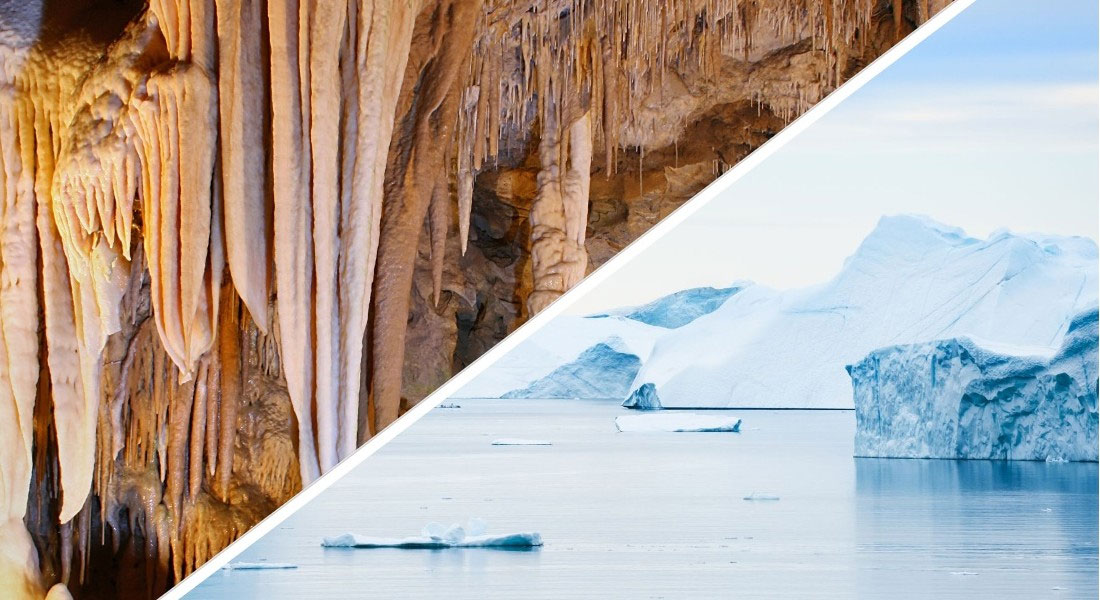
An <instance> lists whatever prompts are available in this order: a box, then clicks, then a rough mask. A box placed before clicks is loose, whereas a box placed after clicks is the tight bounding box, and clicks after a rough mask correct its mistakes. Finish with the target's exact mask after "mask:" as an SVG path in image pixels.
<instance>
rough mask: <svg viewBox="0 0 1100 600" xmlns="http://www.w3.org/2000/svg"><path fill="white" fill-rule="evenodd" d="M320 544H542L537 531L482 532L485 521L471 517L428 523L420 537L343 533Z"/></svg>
mask: <svg viewBox="0 0 1100 600" xmlns="http://www.w3.org/2000/svg"><path fill="white" fill-rule="evenodd" d="M321 545H322V546H324V547H326V548H404V549H438V548H535V547H537V546H541V545H542V536H541V535H540V534H539V533H537V532H520V533H508V534H504V535H485V522H484V521H482V520H480V519H471V520H470V522H469V524H467V526H466V527H463V526H462V525H459V524H458V523H455V524H454V525H451V526H450V527H444V526H443V525H441V524H440V523H428V524H427V525H426V526H425V527H424V529H423V531H421V535H420V536H413V537H407V538H374V537H367V536H361V535H357V534H354V533H345V534H343V535H338V536H335V537H327V538H324V540H322V541H321Z"/></svg>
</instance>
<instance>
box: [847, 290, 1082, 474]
mask: <svg viewBox="0 0 1100 600" xmlns="http://www.w3.org/2000/svg"><path fill="white" fill-rule="evenodd" d="M848 372H849V374H850V375H851V378H852V388H853V390H854V392H855V393H854V398H855V408H856V440H855V452H856V455H857V456H874V457H900V458H982V459H1017V460H1056V461H1061V460H1072V461H1095V460H1096V459H1097V452H1098V448H1100V445H1098V443H1100V440H1098V438H1097V408H1096V404H1097V310H1096V308H1092V309H1091V310H1088V311H1085V312H1083V313H1081V314H1079V315H1078V316H1077V317H1076V318H1075V319H1073V321H1072V322H1071V323H1070V325H1069V331H1068V332H1067V333H1066V336H1065V339H1064V341H1063V343H1062V346H1061V347H1060V348H1059V349H1058V350H1057V351H1056V352H1054V353H1049V352H1047V349H1046V348H1038V349H1029V348H1010V347H997V346H994V345H983V344H981V343H979V342H976V341H974V340H971V339H968V338H953V339H948V340H939V341H933V342H924V343H920V344H910V345H904V346H890V347H887V348H882V349H879V350H875V351H874V352H872V353H870V354H869V355H868V356H867V357H866V358H864V359H863V360H861V361H859V362H858V363H856V364H854V365H851V366H849V367H848Z"/></svg>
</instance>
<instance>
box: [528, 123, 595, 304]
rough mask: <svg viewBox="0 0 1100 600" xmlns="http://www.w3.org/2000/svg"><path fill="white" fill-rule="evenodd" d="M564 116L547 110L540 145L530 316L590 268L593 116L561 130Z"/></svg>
mask: <svg viewBox="0 0 1100 600" xmlns="http://www.w3.org/2000/svg"><path fill="white" fill-rule="evenodd" d="M559 110H560V109H559V108H557V107H554V106H548V107H547V109H546V117H545V118H544V122H543V124H542V137H541V139H540V141H539V162H540V168H539V174H538V177H537V180H536V185H537V186H538V190H537V193H536V196H535V201H534V203H533V204H532V205H531V213H530V222H531V268H532V271H533V275H534V278H533V281H534V289H533V290H532V291H531V295H530V296H528V297H527V312H528V314H529V315H534V314H535V313H537V312H539V311H541V310H542V309H544V308H546V307H547V306H549V305H550V303H551V302H553V301H554V300H557V299H558V297H559V296H561V295H562V294H563V293H565V292H566V290H568V289H569V288H571V287H573V286H574V285H576V284H577V283H579V282H580V280H581V279H583V278H584V274H585V270H586V268H587V267H588V253H587V251H586V250H585V247H584V236H585V228H586V227H587V222H588V192H589V184H590V181H591V169H592V117H591V111H589V110H587V109H586V110H584V112H583V113H582V114H581V115H580V116H578V117H577V118H575V119H574V120H573V121H572V122H571V123H569V125H568V126H567V127H561V126H560V123H559V120H558V118H559V115H558V114H556V113H557V112H558V111H559ZM563 133H564V136H563ZM563 137H564V138H565V139H562V138H563Z"/></svg>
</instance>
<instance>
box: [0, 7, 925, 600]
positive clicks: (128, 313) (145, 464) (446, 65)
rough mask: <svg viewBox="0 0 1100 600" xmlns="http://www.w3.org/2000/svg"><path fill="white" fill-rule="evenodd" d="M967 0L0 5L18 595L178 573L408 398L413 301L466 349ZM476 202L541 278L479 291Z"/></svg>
mask: <svg viewBox="0 0 1100 600" xmlns="http://www.w3.org/2000/svg"><path fill="white" fill-rule="evenodd" d="M943 4H945V2H944V1H943V0H908V1H906V2H902V1H901V0H816V1H815V0H675V1H672V2H659V3H654V2H644V1H641V0H393V1H391V0H149V1H148V3H145V2H142V1H141V0H74V1H73V2H71V3H48V2H44V1H40V0H30V1H26V2H22V1H20V2H17V1H15V0H0V446H2V452H3V454H2V455H0V457H2V458H3V460H2V461H0V541H2V542H3V543H2V544H0V587H3V589H5V590H8V589H11V590H14V592H13V593H14V595H15V597H20V598H41V597H44V596H45V595H46V594H47V590H49V591H48V593H49V594H50V597H56V598H63V597H66V596H67V595H68V594H69V590H70V589H74V590H81V589H84V588H85V587H86V586H87V589H92V586H95V585H100V584H98V583H96V582H95V581H94V577H92V578H90V573H92V571H94V570H96V569H95V568H94V567H97V566H98V567H103V568H104V569H105V570H107V571H111V572H118V571H120V570H121V569H122V568H123V567H122V566H121V565H123V563H127V564H129V563H135V562H136V563H139V564H141V565H143V566H142V568H141V569H140V573H139V574H138V575H139V576H138V577H135V578H132V579H128V580H129V581H131V582H132V585H134V586H137V587H136V588H135V589H133V590H127V592H128V593H138V594H147V595H153V594H155V593H157V592H159V591H161V590H163V589H165V587H166V586H168V585H170V584H171V583H172V582H173V581H177V580H179V579H180V578H181V577H183V576H184V575H186V574H187V573H189V572H190V571H191V570H193V569H194V568H195V567H197V566H198V565H199V564H201V563H202V562H204V561H205V560H206V559H207V558H209V557H210V556H211V555H212V554H213V553H214V552H216V551H217V550H218V549H220V548H222V547H224V546H225V545H226V544H227V543H228V542H229V541H231V540H232V539H234V538H235V537H237V536H239V535H240V534H241V533H242V532H244V531H245V530H247V529H248V527H250V526H251V525H252V524H254V523H255V522H256V521H258V520H259V519H260V518H262V516H263V515H265V514H267V512H269V511H270V510H271V509H273V508H274V507H275V506H277V505H278V504H279V503H281V502H283V501H285V500H286V499H287V498H289V497H290V496H291V495H292V494H293V493H295V492H296V491H297V490H298V489H300V487H301V486H302V485H303V484H304V483H308V482H310V481H312V480H313V479H314V478H316V477H317V476H318V475H319V474H321V473H323V472H325V471H327V470H328V469H330V468H332V467H333V466H334V465H335V464H336V463H337V462H339V461H340V460H342V459H343V458H345V457H347V456H348V455H349V454H350V453H351V452H352V451H354V449H355V448H356V447H357V445H358V444H360V443H362V442H363V441H365V440H366V439H368V438H369V437H370V436H371V435H372V434H374V433H376V432H377V431H379V430H380V429H381V428H383V427H385V426H387V425H388V424H389V423H391V422H393V420H395V419H396V418H397V417H398V416H399V414H400V412H401V409H402V400H403V397H405V395H404V394H403V387H404V386H406V385H408V384H409V380H408V379H407V378H404V377H403V375H404V374H405V373H406V372H407V370H408V363H409V354H408V352H407V346H408V344H407V341H408V340H409V339H422V338H423V336H424V335H425V332H424V331H423V330H422V329H415V330H413V331H410V330H409V327H410V316H416V315H418V314H420V315H422V314H425V312H426V311H435V312H433V313H432V314H435V315H437V316H438V315H446V318H447V319H449V320H450V323H451V327H452V329H455V330H461V331H459V332H458V333H454V334H447V335H452V336H457V337H458V338H461V337H462V336H463V335H465V336H467V338H469V336H470V335H472V334H471V332H472V331H476V330H477V328H478V327H483V328H484V329H485V330H487V331H489V333H487V334H485V335H484V336H483V337H482V338H479V340H478V341H477V342H476V344H475V343H474V342H471V341H470V340H469V339H467V340H466V341H465V342H462V343H463V344H466V345H467V346H468V347H471V348H477V350H469V351H465V350H462V348H459V347H458V346H460V345H461V344H460V343H459V342H458V341H455V340H456V338H455V337H452V338H450V339H451V341H450V342H448V343H449V344H450V346H449V348H450V349H449V350H447V353H448V354H449V355H452V354H453V355H455V356H456V357H457V355H458V354H459V353H460V352H468V353H469V354H471V355H476V353H477V352H479V351H480V350H482V349H484V347H485V346H486V345H487V344H491V343H492V341H493V340H495V339H499V337H500V336H502V335H503V334H504V333H506V332H507V330H508V329H509V328H511V327H512V326H514V325H515V324H518V322H519V321H522V319H523V318H525V317H526V316H527V315H529V314H533V313H534V312H537V311H538V310H541V309H542V308H543V307H545V306H546V305H548V304H549V303H550V302H552V301H553V300H554V299H555V298H557V297H558V296H559V295H561V294H562V293H563V292H564V291H566V290H567V289H569V288H570V287H572V286H573V285H575V284H576V283H577V282H578V281H579V280H580V279H581V278H582V277H583V276H584V274H585V272H586V270H587V269H588V268H589V267H590V262H591V261H590V250H589V246H591V242H592V240H590V239H589V236H588V230H589V229H590V228H591V227H593V226H599V225H600V224H601V223H603V222H605V221H606V220H607V219H611V217H609V216H608V215H610V214H612V213H614V212H615V211H617V210H619V209H617V208H616V209H609V210H610V212H608V211H605V210H604V206H605V205H604V204H603V202H604V199H607V198H611V197H613V196H620V197H621V196H624V195H627V194H630V195H631V197H635V198H639V199H641V200H639V202H641V203H645V202H650V201H652V198H651V199H649V200H647V199H646V198H650V196H653V195H654V194H656V195H657V196H660V195H661V194H666V195H667V193H668V191H669V189H670V186H674V185H680V186H681V187H683V188H684V189H688V188H690V187H691V186H693V185H696V183H698V182H702V181H704V180H706V179H709V178H713V176H714V175H716V174H717V173H718V172H720V171H721V170H723V169H724V168H727V167H728V166H729V165H730V164H732V163H733V162H736V160H737V159H738V158H739V156H741V155H743V153H745V152H748V151H749V150H751V147H752V144H758V142H755V141H751V140H755V139H757V138H758V137H760V135H761V134H758V133H754V132H752V131H750V130H749V129H748V128H747V127H746V129H745V131H746V132H748V133H744V134H740V133H739V134H738V135H744V136H746V137H745V139H749V140H750V142H749V143H748V145H747V146H745V147H744V148H742V147H741V146H738V147H737V149H736V152H737V153H738V155H737V156H733V157H730V156H724V155H721V153H720V152H717V151H716V150H714V149H713V148H710V149H699V148H696V149H689V150H686V151H685V156H686V155H687V154H691V157H692V161H693V162H692V163H691V164H690V165H687V166H683V167H682V166H681V164H680V160H681V158H682V157H681V150H680V146H679V144H681V143H682V142H684V141H685V136H687V135H688V134H689V132H691V131H693V130H692V129H691V128H692V127H695V126H696V125H695V124H696V123H698V122H699V121H700V119H704V118H710V117H707V115H715V114H718V113H722V114H726V113H729V114H733V115H734V117H731V118H741V116H740V115H744V114H746V111H747V109H745V108H744V106H748V104H745V105H742V104H737V103H751V106H752V107H753V110H755V111H757V113H758V114H759V113H766V114H767V115H772V116H774V117H775V118H777V119H779V120H780V121H783V120H789V119H791V118H793V117H795V116H797V115H798V114H800V113H801V112H802V111H803V110H805V109H806V108H807V107H808V106H810V105H812V104H813V103H814V102H816V101H817V100H818V99H820V98H821V97H822V96H823V95H824V94H825V93H827V92H828V91H830V90H831V89H833V88H834V87H835V86H836V85H838V84H839V83H840V82H841V81H842V80H843V79H844V78H845V77H847V76H849V75H850V73H851V72H853V70H854V69H858V68H859V66H861V65H862V64H864V61H865V60H866V59H867V57H868V56H873V55H874V53H876V52H880V51H881V49H882V44H883V39H884V36H885V37H886V38H888V42H887V45H888V43H892V42H893V41H896V40H897V39H900V37H901V36H902V35H903V34H904V33H905V32H907V31H908V30H909V28H911V27H912V26H913V25H915V24H918V23H920V22H921V21H923V20H924V19H926V18H927V17H928V16H930V15H931V14H933V13H934V12H935V11H937V10H939V8H941V6H942V5H943ZM884 28H886V29H888V30H889V31H886V32H885V33H884ZM716 107H735V108H716ZM716 111H717V112H716ZM723 111H724V112H723ZM687 144H688V145H690V140H687ZM670 148H671V153H670V150H669V149H670ZM647 153H649V160H648V163H647ZM716 154H717V155H716ZM654 157H657V158H656V159H655V158H654ZM655 160H656V163H654V161H655ZM633 161H636V164H637V167H636V169H635V168H634V167H632V166H631V165H633V164H635V163H634V162H633ZM647 164H650V165H652V164H657V165H662V166H659V167H657V168H653V167H647V166H646V165H647ZM699 164H705V165H707V168H706V169H703V170H700V169H699V168H698V167H697V165H699ZM711 165H714V166H713V168H711ZM631 169H634V170H635V171H636V173H633V174H631V173H626V172H627V171H630V170H631ZM654 173H656V175H654ZM655 177H656V178H657V179H659V181H660V182H657V183H655V181H656V180H655V179H654V178H655ZM681 179H682V180H684V181H687V182H688V183H684V184H677V183H675V182H676V181H679V180H681ZM493 186H496V187H493ZM630 186H633V187H632V188H631V187H630ZM662 186H663V187H662ZM490 188H491V189H490ZM628 188H629V189H631V190H633V191H628ZM662 190H663V191H662ZM647 193H648V194H649V195H650V196H647ZM486 194H489V195H490V196H493V200H492V202H498V201H499V199H502V198H506V197H512V198H513V200H510V202H512V203H513V204H514V210H515V211H518V212H517V214H521V215H523V218H525V219H526V221H527V224H526V225H525V226H524V227H522V228H521V231H522V235H521V236H517V235H516V234H515V232H511V233H508V235H510V236H512V238H510V239H515V240H516V243H518V244H519V245H520V246H521V248H519V249H518V250H515V251H512V250H509V251H508V252H507V253H505V254H509V256H517V255H522V256H524V257H527V258H525V259H524V260H523V261H520V262H518V263H516V264H519V265H521V266H523V269H524V273H523V274H522V275H517V274H516V273H514V272H513V273H510V274H506V275H499V276H496V275H495V276H493V277H494V279H493V281H492V282H489V281H487V277H488V276H487V275H485V274H486V273H490V272H492V273H501V272H503V269H504V267H501V266H500V265H503V264H505V263H506V262H507V261H506V260H505V259H504V258H502V256H501V255H500V253H499V252H498V254H497V255H493V252H494V251H492V250H491V246H490V245H486V244H490V243H491V239H490V238H491V236H489V235H488V234H487V230H486V227H490V228H492V226H490V225H486V223H488V222H489V221H487V220H486V219H485V218H483V217H484V211H485V210H495V209H492V208H491V207H492V206H497V205H496V204H492V202H490V201H487V200H484V197H485V195H486ZM510 195H511V196H510ZM479 198H482V199H481V200H479ZM611 204H612V205H614V202H611ZM508 210H513V208H509V209H508ZM659 212H660V211H659V210H658V211H656V213H659ZM656 213H655V214H656ZM479 215H481V217H479ZM479 218H481V221H480V222H479V221H478V219H479ZM615 218H618V217H615ZM654 218H656V217H654ZM612 220H613V219H612ZM643 220H644V221H645V223H650V222H651V221H652V219H650V218H649V217H646V218H645V219H643ZM626 222H627V223H628V225H629V224H630V223H631V221H630V219H629V218H627V219H626ZM594 224H595V225H594ZM644 226H647V225H644ZM644 226H634V225H630V227H628V230H629V231H628V235H627V238H631V237H633V236H636V234H637V233H640V231H636V229H638V228H639V227H641V228H644ZM600 239H601V240H603V239H605V238H600ZM422 242H423V243H422ZM615 243H618V242H615ZM611 246H614V244H610V245H609V246H608V247H611ZM471 249H472V250H473V251H472V252H471ZM423 260H426V261H427V263H426V264H427V265H428V266H427V269H426V273H427V275H426V277H427V281H429V282H430V285H429V286H428V287H430V289H431V292H430V301H428V302H425V301H423V300H422V299H421V296H420V295H418V294H419V293H418V283H417V282H418V278H419V277H420V273H421V265H420V263H421V261H423ZM494 261H496V262H494ZM498 263H499V264H498ZM508 264H511V263H508ZM528 264H529V267H528V266H527V265H528ZM470 265H476V266H475V267H470ZM494 265H495V266H494ZM467 268H469V269H471V270H470V271H469V273H468V275H467V276H466V281H465V282H464V283H463V284H461V285H459V284H456V283H454V281H455V278H456V277H457V275H455V273H456V272H461V270H462V269H467ZM479 278H480V279H479ZM521 280H526V281H528V282H529V283H526V284H521V283H519V282H520V281H521ZM490 283H491V285H492V286H498V287H499V286H503V287H504V288H506V289H504V290H502V291H496V289H495V288H494V290H492V291H491V292H490V291H487V289H488V288H487V287H485V286H489V285H490ZM479 285H482V286H483V287H480V288H479V287H478V286H479ZM448 291H452V292H454V291H457V292H458V293H459V295H460V296H461V297H462V298H463V302H465V303H466V304H467V305H472V304H476V303H478V302H481V300H478V298H480V297H483V296H484V295H485V294H486V293H492V294H496V295H505V296H515V303H516V304H517V305H519V306H521V308H519V309H517V310H516V311H515V312H514V314H513V315H512V316H511V317H509V318H508V319H506V320H507V322H504V321H505V320H498V321H497V322H489V321H490V320H491V319H490V316H486V315H487V314H488V313H485V312H484V311H482V313H483V314H481V316H476V315H475V316H473V317H470V319H471V320H470V321H469V322H468V323H467V322H464V321H463V322H459V323H458V324H457V326H456V322H458V321H462V320H463V319H464V318H465V317H460V316H456V314H457V313H456V309H455V308H454V307H453V306H451V307H450V308H448V306H450V305H449V304H448V301H447V292H448ZM448 311H449V312H448ZM478 320H480V324H479V322H478ZM411 322H413V323H414V326H415V327H430V326H431V324H432V323H433V321H432V319H430V318H429V319H412V321H411ZM425 324H426V325H425ZM448 331H450V330H448ZM463 332H464V333H463ZM444 345H447V344H444ZM458 363H459V361H458V359H457V358H456V359H455V364H458ZM450 368H452V365H451V364H450V362H449V361H448V364H447V365H446V368H441V369H437V370H436V371H435V372H437V373H444V372H446V371H447V370H448V369H450ZM432 377H435V375H432ZM419 383H420V384H421V385H422V386H426V385H428V384H429V383H434V382H419ZM126 557H129V558H128V559H127V558H126ZM127 561H129V562H127ZM59 582H60V583H59ZM55 583H57V584H58V585H56V586H54V585H53V584H55ZM114 585H120V584H117V583H116V584H114ZM115 592H117V593H120V594H121V593H122V591H121V590H118V589H116V590H115Z"/></svg>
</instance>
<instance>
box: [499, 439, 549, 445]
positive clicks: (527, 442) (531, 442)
mask: <svg viewBox="0 0 1100 600" xmlns="http://www.w3.org/2000/svg"><path fill="white" fill-rule="evenodd" d="M492 445H493V446H551V445H553V444H551V443H550V441H549V440H525V439H522V438H500V439H497V440H493V442H492Z"/></svg>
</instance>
